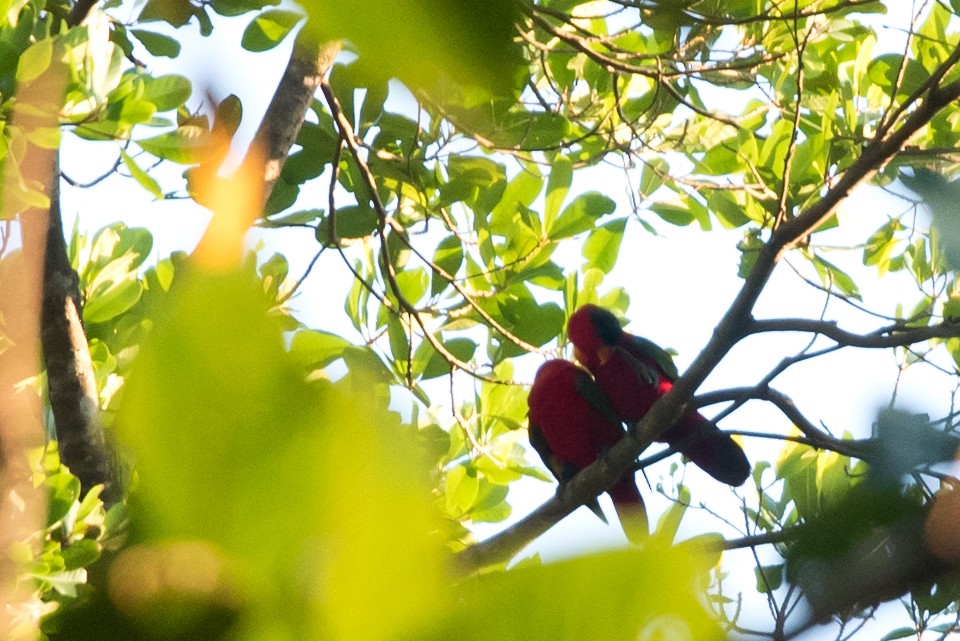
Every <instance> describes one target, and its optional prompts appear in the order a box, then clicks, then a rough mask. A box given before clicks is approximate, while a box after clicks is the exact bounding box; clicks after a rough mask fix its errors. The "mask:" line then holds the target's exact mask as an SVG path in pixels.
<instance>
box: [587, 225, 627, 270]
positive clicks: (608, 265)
mask: <svg viewBox="0 0 960 641" xmlns="http://www.w3.org/2000/svg"><path fill="white" fill-rule="evenodd" d="M626 226H627V219H626V218H617V219H616V220H611V221H610V222H608V223H604V224H603V225H601V226H600V227H597V228H596V229H594V230H593V231H592V232H591V233H590V235H589V236H587V240H586V242H584V244H583V257H584V258H585V259H587V263H586V265H585V268H587V269H591V268H596V269H599V270H600V271H602V272H604V273H605V274H609V273H610V271H611V270H613V267H614V266H615V265H616V264H617V255H618V254H619V253H620V243H621V241H622V240H623V231H624V229H626Z"/></svg>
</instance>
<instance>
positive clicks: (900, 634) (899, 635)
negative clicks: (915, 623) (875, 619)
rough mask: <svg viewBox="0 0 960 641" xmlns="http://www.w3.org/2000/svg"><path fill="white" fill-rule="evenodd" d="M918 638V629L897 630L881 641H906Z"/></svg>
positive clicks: (886, 635) (884, 636)
mask: <svg viewBox="0 0 960 641" xmlns="http://www.w3.org/2000/svg"><path fill="white" fill-rule="evenodd" d="M915 636H917V629H916V628H897V629H895V630H891V631H890V632H888V633H886V634H885V635H883V638H881V639H880V641H893V640H894V639H906V638H908V637H915Z"/></svg>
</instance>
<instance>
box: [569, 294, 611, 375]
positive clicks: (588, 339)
mask: <svg viewBox="0 0 960 641" xmlns="http://www.w3.org/2000/svg"><path fill="white" fill-rule="evenodd" d="M567 336H569V337H570V340H571V341H573V348H574V354H575V355H576V357H577V360H579V361H580V362H581V363H583V364H584V365H586V367H587V369H592V368H593V367H594V365H596V364H598V363H602V362H603V361H605V360H606V358H607V354H609V352H610V350H611V349H612V348H614V347H616V346H617V345H618V344H619V343H620V340H621V339H622V338H623V329H622V328H621V327H620V321H618V320H617V317H616V316H614V315H613V314H612V313H611V312H609V311H608V310H606V309H604V308H602V307H598V306H596V305H584V306H583V307H581V308H580V309H578V310H577V311H575V312H574V313H573V316H571V317H570V321H569V322H568V323H567Z"/></svg>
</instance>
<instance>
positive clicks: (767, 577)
mask: <svg viewBox="0 0 960 641" xmlns="http://www.w3.org/2000/svg"><path fill="white" fill-rule="evenodd" d="M783 568H784V564H783V563H778V564H776V565H762V566H754V568H753V573H754V575H755V577H756V580H757V592H761V593H763V594H768V593H770V592H773V591H774V590H776V589H778V588H779V587H780V586H781V585H783Z"/></svg>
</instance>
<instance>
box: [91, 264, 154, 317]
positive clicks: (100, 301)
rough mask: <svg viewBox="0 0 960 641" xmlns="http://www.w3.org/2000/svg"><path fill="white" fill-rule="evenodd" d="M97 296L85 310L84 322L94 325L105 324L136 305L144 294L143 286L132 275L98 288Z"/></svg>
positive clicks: (92, 298)
mask: <svg viewBox="0 0 960 641" xmlns="http://www.w3.org/2000/svg"><path fill="white" fill-rule="evenodd" d="M95 294H96V295H95V296H93V297H91V298H90V300H88V301H87V304H86V305H85V306H84V308H83V320H84V321H86V322H87V323H92V324H95V323H105V322H106V321H108V320H110V319H112V318H116V317H117V316H120V315H121V314H123V313H124V312H126V311H127V310H129V309H130V308H131V307H133V306H134V305H136V304H137V302H138V301H139V300H140V296H141V294H143V285H142V284H141V283H140V281H139V280H138V279H137V278H136V276H135V275H131V276H130V277H129V278H126V279H124V280H119V281H113V282H111V283H110V284H109V285H107V286H105V287H102V288H98V289H97V290H95Z"/></svg>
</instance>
